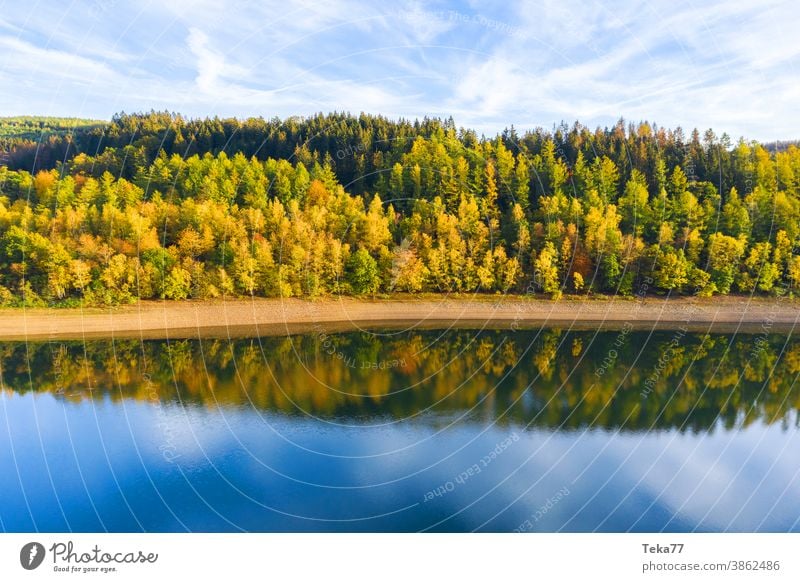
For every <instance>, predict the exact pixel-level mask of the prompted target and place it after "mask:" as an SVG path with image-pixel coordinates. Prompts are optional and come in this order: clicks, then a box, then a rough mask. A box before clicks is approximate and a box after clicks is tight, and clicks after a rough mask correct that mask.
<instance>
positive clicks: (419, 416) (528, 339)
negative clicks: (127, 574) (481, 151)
mask: <svg viewBox="0 0 800 582" xmlns="http://www.w3.org/2000/svg"><path fill="white" fill-rule="evenodd" d="M429 333H433V332H420V333H417V334H415V335H414V336H413V337H411V335H409V334H406V335H399V336H393V337H391V338H377V339H375V340H373V341H374V342H377V343H378V344H379V345H377V346H373V351H372V352H370V355H369V358H372V359H369V360H367V359H365V358H367V356H366V355H365V352H364V350H363V348H364V346H363V344H364V342H367V343H369V341H370V340H368V339H364V337H359V338H355V339H354V338H353V337H348V336H346V335H343V336H337V337H336V341H337V342H338V344H337V345H338V348H337V349H341V350H345V351H347V353H348V354H350V355H354V357H356V360H353V361H348V360H347V359H346V358H338V357H337V356H331V355H330V354H325V352H323V354H324V355H325V357H320V356H319V350H318V347H319V346H317V348H313V346H315V345H316V344H317V343H318V342H317V340H318V338H316V339H315V338H313V337H311V338H305V339H303V340H302V342H299V340H297V339H294V340H289V339H288V338H280V339H264V340H262V341H261V342H260V343H259V342H256V343H254V342H253V340H237V342H234V343H233V344H230V345H229V344H228V342H220V343H219V345H217V344H213V345H216V351H215V352H213V353H211V352H210V350H209V346H212V344H211V343H209V342H207V341H204V342H202V343H201V342H199V341H197V342H183V343H181V344H180V345H179V347H180V350H176V348H175V346H170V347H167V345H166V344H165V343H163V342H146V343H145V344H138V343H135V342H134V343H130V344H125V345H121V346H112V344H111V342H95V343H93V344H89V345H88V347H87V346H86V345H83V344H75V345H73V344H63V345H62V344H58V345H55V346H54V345H53V344H43V345H42V346H40V347H39V348H38V349H39V351H40V352H41V353H37V352H36V348H34V353H31V351H30V350H29V351H24V350H23V349H22V348H21V347H20V346H18V345H10V344H9V345H7V346H5V347H6V350H5V351H4V352H3V355H4V357H3V359H2V364H3V368H2V370H3V372H2V377H3V387H2V391H1V392H0V394H1V397H0V527H1V528H2V529H3V530H5V531H16V532H20V531H24V532H32V531H49V532H54V531H58V532H61V531H125V532H128V531H159V532H166V531H370V532H373V531H423V530H424V531H515V530H516V531H548V532H552V531H615V532H616V531H675V532H684V531H798V530H800V454H798V452H797V451H798V450H800V446H798V445H800V439H798V428H797V411H796V408H795V406H796V405H797V403H798V402H799V401H800V400H798V393H797V391H796V390H795V388H794V383H793V380H794V375H790V370H793V369H794V368H793V365H794V364H793V363H792V362H791V361H790V357H789V355H788V354H790V353H794V352H792V351H791V350H793V349H794V347H795V346H794V345H793V344H790V345H789V348H787V343H786V340H785V338H773V339H774V341H773V349H774V354H775V358H774V359H772V360H771V361H770V362H771V365H770V366H768V367H767V368H765V369H768V370H770V371H771V372H772V374H766V375H763V374H762V376H763V377H762V376H759V375H758V372H757V371H755V372H754V374H755V375H751V378H750V379H746V378H743V379H741V380H739V381H738V382H736V383H735V384H734V385H732V386H731V387H728V388H725V387H720V386H717V384H719V383H720V382H719V381H718V380H715V377H716V376H714V375H713V371H714V370H717V374H719V375H720V377H722V375H723V374H724V375H726V377H727V375H729V374H730V371H729V369H728V368H727V367H726V368H725V369H724V371H723V370H722V369H720V368H719V364H720V362H721V361H723V363H724V361H725V360H727V359H729V358H731V355H730V354H731V353H732V352H736V351H737V348H736V346H735V340H732V338H722V339H721V340H720V343H719V346H721V347H717V348H714V347H713V346H712V348H711V349H710V351H708V349H707V347H706V348H703V349H704V350H706V351H707V353H706V356H705V357H706V358H707V359H708V361H707V362H706V363H697V361H695V360H693V354H694V353H695V352H696V350H695V351H693V349H692V348H693V346H694V347H697V346H701V345H703V344H702V342H703V341H704V340H703V339H702V338H689V339H688V340H687V345H686V346H685V347H686V349H685V350H684V352H683V353H682V354H681V355H680V356H675V358H677V357H680V358H683V359H682V360H681V361H677V360H675V361H672V364H674V369H670V370H665V371H663V372H662V373H661V377H660V378H659V384H657V386H660V387H661V388H659V390H657V391H656V392H654V393H653V394H651V395H649V396H647V397H646V398H643V397H642V395H641V393H640V390H639V389H637V386H636V384H637V382H638V384H641V383H642V378H645V377H647V376H648V374H649V373H650V371H651V370H652V369H654V368H653V365H654V364H653V362H655V361H657V359H650V360H648V359H647V358H646V357H643V356H641V353H640V352H642V343H643V342H644V340H642V341H638V342H637V341H636V339H637V338H636V337H634V338H633V340H634V341H631V342H627V347H624V348H622V349H619V350H618V353H619V355H618V359H617V361H616V362H615V363H614V365H613V367H612V368H613V369H609V368H608V366H607V367H606V368H607V369H606V370H605V372H604V373H603V374H602V381H603V382H607V383H608V386H609V388H608V390H607V393H604V394H600V395H598V396H596V397H595V396H594V390H596V389H595V388H589V387H588V385H589V380H590V379H594V380H593V381H599V376H598V375H597V373H596V372H597V370H598V366H601V365H602V361H603V357H601V356H603V354H604V353H606V352H607V350H608V346H609V345H612V344H613V342H614V341H615V337H616V336H615V334H613V333H610V334H606V335H605V336H603V335H601V336H599V337H598V336H597V334H593V333H589V332H581V333H572V334H561V335H558V336H557V341H556V342H555V344H553V342H552V341H550V340H548V339H547V338H546V337H543V336H542V335H541V333H534V332H531V333H530V334H529V335H524V334H523V335H520V333H519V332H517V333H516V335H513V336H507V335H504V334H503V332H491V333H489V334H486V335H484V336H479V335H476V333H475V332H463V331H462V332H447V333H446V334H445V337H444V339H442V336H441V334H438V333H437V334H436V335H432V336H429V335H427V334H429ZM448 334H453V336H452V337H448ZM459 334H460V335H459ZM464 334H466V335H464ZM583 334H585V335H583ZM419 336H421V338H422V340H430V339H432V338H433V339H435V341H436V342H437V345H438V346H439V348H438V349H439V352H437V354H436V355H433V352H434V351H435V350H432V349H431V348H430V347H427V348H425V346H429V344H428V343H426V341H423V342H422V343H420V342H419V341H418V340H419V339H420V337H419ZM669 337H670V335H669V334H666V335H665V336H664V337H663V338H661V339H662V340H663V342H668V341H669ZM475 338H477V339H478V341H479V343H480V341H483V343H482V344H480V345H478V344H474V341H475ZM575 339H580V340H582V343H583V346H582V354H580V355H575V351H576V348H575V345H576V344H575V342H574V341H573V340H575ZM723 340H724V341H723ZM287 341H289V342H290V344H291V345H292V346H293V348H295V349H293V350H288V351H287V350H286V349H285V347H286V345H287V344H286V342H287ZM657 341H658V338H656V339H652V338H650V339H648V340H647V342H646V343H647V344H648V345H647V348H646V349H647V350H648V352H647V353H650V352H652V353H653V357H654V358H657V356H658V355H659V349H658V346H659V344H658V343H657ZM692 341H696V344H692ZM281 342H283V343H281ZM442 342H447V343H446V344H442ZM654 342H656V343H654ZM510 343H514V348H515V349H514V350H512V351H511V352H509V351H508V346H509V344H510ZM411 344H413V345H414V346H416V348H415V349H407V348H408V346H409V345H411ZM254 345H255V346H256V349H255V351H253V346H254ZM553 345H555V346H556V347H555V351H553ZM281 346H283V347H281ZM309 346H312V347H309ZM419 346H422V347H423V348H425V349H423V350H420V349H419ZM456 346H461V347H462V348H464V349H459V348H457V347H456ZM212 347H213V346H212ZM300 348H302V349H300ZM525 348H530V349H529V350H527V351H526V349H525ZM790 348H791V349H790ZM312 349H317V351H316V352H313V353H309V350H312ZM503 349H505V350H506V352H505V355H504V356H500V355H499V353H500V352H499V351H498V350H503ZM715 349H718V350H724V352H725V354H724V356H719V354H716V355H715V352H714V350H715ZM738 351H739V352H741V353H740V354H738V356H737V357H741V358H748V357H749V356H748V352H747V351H746V350H745V349H744V345H743V346H742V348H741V349H738ZM113 352H116V358H115V359H114V361H115V362H116V364H115V367H114V366H111V365H110V362H109V359H108V354H109V353H113ZM543 352H547V353H548V354H550V357H549V360H548V362H549V363H548V364H547V365H546V366H544V369H543V365H542V362H543V361H545V360H542V358H541V357H539V358H538V360H537V355H539V356H540V355H541V354H542V353H543ZM642 353H643V352H642ZM720 353H722V352H720ZM23 354H24V355H23ZM53 354H55V357H53ZM187 354H188V355H187ZM226 354H227V355H226ZM247 354H251V355H250V356H248V355H247ZM637 354H639V355H640V357H639V358H638V360H637V357H636V355H637ZM387 355H392V360H394V361H400V360H402V359H405V360H406V361H405V362H404V363H403V365H402V366H400V365H398V366H395V367H393V368H386V369H384V370H377V371H376V370H359V369H358V368H357V367H354V366H353V365H352V364H353V362H357V361H370V362H378V361H387V362H388V361H390V360H389V359H388V358H387V357H385V356H387ZM450 356H457V357H456V358H455V359H454V358H452V357H450ZM179 358H180V359H179ZM247 358H250V359H247ZM358 358H361V360H359V359H358ZM376 358H377V359H376ZM411 358H413V361H414V365H413V366H412V365H410V364H409V359H411ZM431 358H435V360H434V361H430V359H431ZM784 361H785V362H786V363H785V364H783V362H784ZM178 362H180V365H176V364H177V363H178ZM343 362H344V363H343ZM486 362H489V363H490V364H491V365H489V364H487V363H486ZM537 362H538V363H537ZM634 362H636V363H634ZM729 363H730V364H731V365H733V364H734V360H733V359H731V361H730V362H729ZM478 364H480V365H478ZM739 364H741V362H739ZM70 366H71V368H70V370H71V371H69V370H67V369H66V368H68V367H70ZM112 368H113V369H112ZM753 369H755V368H754V367H753ZM81 370H83V371H81ZM87 370H88V371H87ZM431 370H435V371H436V373H435V374H431V373H430V371H431ZM29 371H30V372H31V376H30V377H28V372H29ZM362 372H363V374H361V373H362ZM323 373H326V374H328V375H327V376H325V377H324V378H323V377H322V376H321V374H323ZM778 373H780V374H784V376H786V378H785V379H784V380H781V381H780V382H779V383H778V384H779V386H778V387H777V389H775V390H769V389H760V388H759V387H763V386H764V385H765V384H764V383H765V382H767V383H768V382H769V381H770V378H774V374H778ZM548 374H549V377H548ZM637 374H638V375H639V376H640V377H639V379H638V380H632V379H631V376H637ZM376 378H377V380H376ZM701 379H705V384H703V383H698V381H699V380H701ZM333 380H337V383H336V384H333V383H332V381H333ZM733 381H734V380H731V382H733ZM692 382H693V383H694V384H695V385H693V386H689V384H690V383H692ZM315 384H318V387H317V388H316V389H311V388H309V387H310V386H312V385H315ZM237 385H238V388H239V391H238V392H237V389H236V386H237ZM376 393H379V394H377V395H376ZM326 396H327V397H328V399H327V400H326ZM593 398H596V401H595V400H593ZM687 398H688V400H687ZM636 402H640V403H641V404H640V406H636V404H635V403H636ZM632 403H633V404H632ZM710 410H714V411H715V414H711V413H710V412H709V411H710ZM643 411H649V412H643Z"/></svg>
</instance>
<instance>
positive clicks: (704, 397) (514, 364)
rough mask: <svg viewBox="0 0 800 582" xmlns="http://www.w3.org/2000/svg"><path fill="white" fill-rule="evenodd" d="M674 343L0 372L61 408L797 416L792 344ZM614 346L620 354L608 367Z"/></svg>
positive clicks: (265, 355)
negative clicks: (110, 403)
mask: <svg viewBox="0 0 800 582" xmlns="http://www.w3.org/2000/svg"><path fill="white" fill-rule="evenodd" d="M675 337H676V336H675V335H674V334H672V333H669V332H660V333H656V334H653V335H652V336H651V337H650V338H649V339H648V337H647V335H646V334H636V333H631V334H630V335H629V336H628V337H627V338H626V340H625V341H624V342H618V341H617V342H616V344H615V340H617V339H618V335H617V334H616V333H613V332H608V333H605V332H604V333H599V334H595V333H594V332H572V333H567V332H563V331H558V330H550V331H540V332H513V333H512V332H500V331H486V332H481V333H477V332H470V331H450V332H446V333H444V334H442V332H434V331H424V332H423V331H420V332H409V333H406V334H403V335H401V336H389V337H386V338H381V337H376V336H374V335H372V334H369V333H352V334H335V335H325V334H310V335H301V336H294V337H279V338H260V339H244V340H236V341H232V342H229V341H226V340H203V341H202V342H200V341H194V340H192V341H189V340H183V341H171V342H162V341H148V342H144V343H140V342H137V341H133V340H127V341H117V342H113V343H112V342H110V341H93V342H87V343H86V344H82V343H79V342H66V343H42V344H28V346H27V347H26V346H25V344H23V343H4V344H0V366H2V380H3V385H4V386H5V388H6V389H10V390H13V391H14V392H20V393H24V392H28V391H31V390H33V391H35V392H49V393H53V394H56V395H58V397H63V398H66V399H70V400H80V399H85V398H110V399H112V400H118V399H123V398H131V399H136V400H142V401H146V400H152V398H153V395H152V389H153V388H155V389H156V391H157V394H158V396H159V398H160V399H162V400H164V401H178V400H180V401H182V402H184V403H189V404H202V405H205V406H216V405H221V406H230V405H237V406H239V405H247V406H249V405H251V403H252V405H253V406H255V407H257V408H259V409H264V410H272V411H280V412H283V413H291V414H302V413H304V412H306V413H311V414H315V415H324V416H355V417H363V416H374V415H386V416H390V417H396V418H401V417H407V416H409V415H413V414H415V413H417V412H419V411H420V410H425V409H431V411H432V412H435V413H453V412H460V411H465V410H469V409H473V408H474V415H473V417H474V418H476V419H477V418H480V419H486V418H495V419H497V421H498V422H501V423H502V422H514V423H517V424H529V423H530V424H531V425H532V426H545V427H557V426H564V427H566V428H580V427H585V426H590V425H592V426H599V427H606V428H612V427H619V426H623V427H624V428H628V429H636V428H648V427H650V426H655V427H657V428H672V427H684V428H688V429H691V430H703V429H707V428H709V427H712V426H713V425H714V424H715V421H716V420H717V418H720V419H721V420H722V422H723V424H724V425H725V426H726V427H733V426H736V425H737V424H740V423H743V424H748V423H752V422H754V421H756V420H759V421H765V422H770V423H771V422H776V421H780V420H783V421H789V420H794V419H796V418H797V414H796V411H797V409H798V408H800V398H799V396H800V389H795V388H794V387H793V383H794V380H795V377H796V375H797V374H798V373H799V372H800V341H795V340H790V341H789V342H788V343H787V344H786V345H785V346H784V341H785V338H784V337H782V336H769V337H766V338H765V337H763V336H746V335H745V336H737V337H734V338H732V337H730V336H723V335H715V336H699V335H688V336H683V337H681V338H680V341H675ZM612 348H613V349H615V350H616V351H617V357H616V358H615V359H614V361H613V363H612V364H611V365H609V366H605V367H604V366H603V361H604V359H607V356H608V353H609V350H610V349H612ZM637 358H638V359H637ZM634 361H636V365H635V366H634V367H631V364H632V363H633V362H634ZM376 367H377V368H378V369H375V368H376ZM601 368H602V369H603V370H604V373H602V374H599V373H597V372H598V370H600V369H601ZM29 371H30V373H31V377H32V378H33V379H34V380H33V386H31V382H30V380H29ZM147 378H150V379H151V381H152V385H148V383H147V381H146V379H147ZM648 380H649V381H650V383H651V385H652V391H651V392H650V394H649V395H648V396H646V397H645V396H643V395H642V387H643V386H644V385H645V382H647V381H648ZM506 411H507V412H506ZM626 419H627V420H626Z"/></svg>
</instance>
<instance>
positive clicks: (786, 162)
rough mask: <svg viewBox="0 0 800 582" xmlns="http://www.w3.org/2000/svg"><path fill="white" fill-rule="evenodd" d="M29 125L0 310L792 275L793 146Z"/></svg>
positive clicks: (688, 290)
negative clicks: (151, 300)
mask: <svg viewBox="0 0 800 582" xmlns="http://www.w3.org/2000/svg"><path fill="white" fill-rule="evenodd" d="M31 119H33V120H34V122H31ZM35 119H37V118H17V120H16V121H15V120H13V119H11V118H7V119H6V120H2V123H0V150H2V151H0V304H3V305H12V306H14V305H16V306H19V305H27V306H36V305H75V304H118V303H127V302H131V301H134V300H136V299H137V298H163V299H174V300H180V299H187V298H215V297H231V296H264V297H278V296H282V297H289V296H298V297H314V296H323V295H329V294H340V293H342V294H353V295H365V294H366V295H376V294H390V293H398V292H399V293H422V292H436V293H443V292H448V293H449V292H459V293H473V292H480V293H497V292H499V293H542V294H547V295H549V296H551V297H554V298H558V297H560V296H561V295H562V294H591V293H595V294H617V295H624V296H631V295H635V294H638V293H640V292H641V289H643V288H644V289H647V290H648V291H649V292H655V293H661V294H666V293H673V294H690V295H700V296H711V295H716V294H729V293H741V294H751V293H758V294H773V295H774V294H782V293H791V292H792V291H793V289H794V288H795V287H797V286H798V285H800V254H797V253H798V249H797V247H798V242H800V149H798V148H797V147H796V146H795V145H791V144H769V145H767V144H759V143H756V142H747V141H744V140H739V141H738V142H733V141H732V140H731V139H730V138H729V137H728V136H727V135H725V134H723V135H722V136H717V135H715V134H714V132H713V131H711V130H708V131H705V132H704V133H700V132H699V131H697V130H695V131H692V132H691V133H689V134H684V132H683V131H682V130H681V129H675V130H668V129H665V128H661V127H658V126H655V125H652V124H649V123H639V124H626V123H625V122H623V121H620V122H619V123H617V124H616V125H615V126H613V127H610V128H605V129H601V128H598V129H596V130H591V129H589V128H587V127H584V126H581V125H580V124H577V123H576V124H574V125H573V126H568V125H565V124H562V125H561V126H557V127H555V128H553V129H552V130H550V131H546V130H542V129H538V130H534V131H528V132H525V133H524V134H521V135H518V134H517V132H516V131H515V130H514V129H513V128H511V129H508V130H506V131H504V132H503V133H502V134H501V135H499V136H496V137H492V138H487V137H484V136H478V135H477V134H476V133H475V132H473V131H469V130H465V129H459V128H457V127H456V125H455V123H454V122H453V121H452V120H451V119H449V120H438V119H424V120H421V121H413V122H412V121H405V120H399V121H392V120H388V119H386V118H383V117H380V116H369V115H365V114H362V115H360V116H357V117H356V116H352V115H348V114H338V113H334V114H329V115H322V114H320V115H317V116H314V117H311V118H305V119H300V118H289V119H285V120H280V119H273V120H264V119H261V118H258V119H248V120H236V119H217V118H214V119H198V120H191V119H184V118H182V117H181V116H179V115H175V114H170V113H158V112H151V113H147V114H135V115H127V114H119V115H117V116H115V117H114V118H113V119H112V120H111V122H109V123H101V122H94V121H91V122H90V121H87V122H86V123H83V124H81V123H74V124H73V125H72V126H69V124H68V123H66V124H65V123H63V121H64V120H61V121H62V122H61V123H56V122H57V121H59V120H53V119H52V118H51V119H49V120H45V121H42V122H41V123H38V122H35ZM42 119H45V118H42ZM65 127H66V129H65Z"/></svg>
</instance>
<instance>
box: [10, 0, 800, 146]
mask: <svg viewBox="0 0 800 582" xmlns="http://www.w3.org/2000/svg"><path fill="white" fill-rule="evenodd" d="M798 30H800V7H798V5H797V3H796V2H795V1H793V0H790V1H783V0H772V1H770V0H766V1H761V2H756V1H755V0H746V1H743V0H729V1H724V2H697V1H693V2H682V1H680V0H677V1H676V0H666V1H660V0H659V1H655V2H636V1H629V2H624V1H620V2H617V1H611V0H601V1H599V2H592V1H586V2H572V1H571V0H558V1H556V0H545V1H530V2H513V1H501V2H442V3H438V2H416V1H413V2H369V1H364V2H362V1H359V0H331V1H324V0H321V1H314V2H312V1H305V0H303V1H297V0H281V1H279V2H273V1H265V2H261V1H255V0H197V1H193V0H176V1H170V0H159V1H155V2H147V1H143V2H124V1H122V0H105V1H101V0H88V1H75V2H69V1H68V0H58V1H56V0H43V1H39V2H35V1H34V2H20V1H13V2H8V1H7V2H2V3H0V87H2V89H0V115H17V114H39V115H69V116H81V117H93V118H100V119H107V118H109V117H110V116H111V115H113V114H114V113H115V112H118V111H123V110H124V111H127V112H132V111H142V110H150V109H156V110H163V109H168V110H171V111H178V112H181V113H184V114H186V115H189V116H206V115H219V116H238V117H247V116H258V115H260V116H264V117H273V116H280V117H286V116H290V115H309V114H312V113H314V112H317V111H323V112H328V111H332V110H339V111H342V110H345V111H350V112H353V113H359V112H361V111H366V112H369V113H382V114H385V115H388V116H390V117H393V118H396V117H401V116H402V117H406V118H414V117H422V116H425V115H428V116H448V115H452V116H453V118H454V119H455V121H456V123H457V124H458V125H463V126H467V127H473V128H475V129H477V130H478V131H481V132H484V133H486V134H487V135H488V134H494V133H495V132H497V131H500V130H502V129H503V128H504V127H506V126H508V125H510V124H514V125H515V126H516V127H517V128H519V129H527V128H532V127H536V126H543V127H546V128H549V127H552V125H553V124H554V123H559V122H560V121H562V120H564V121H567V122H568V123H572V122H573V121H575V120H579V121H581V122H582V123H585V124H587V125H589V126H590V127H595V126H597V125H608V124H613V123H614V122H615V121H616V120H617V119H618V118H619V117H621V116H622V117H624V118H625V119H627V120H630V121H640V120H649V121H653V122H656V123H658V124H659V125H662V126H668V127H675V126H677V125H681V126H682V127H683V128H684V129H690V128H693V127H698V128H700V129H701V131H702V130H704V129H706V128H708V127H713V128H714V129H715V131H716V132H717V134H721V133H722V132H727V133H729V134H730V135H731V136H732V137H733V138H738V137H739V136H745V137H746V138H748V139H760V140H773V139H794V138H800V115H798V111H800V76H799V75H800V42H798V40H797V31H798Z"/></svg>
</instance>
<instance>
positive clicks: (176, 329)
mask: <svg viewBox="0 0 800 582" xmlns="http://www.w3.org/2000/svg"><path fill="white" fill-rule="evenodd" d="M798 323H800V301H793V300H789V299H782V300H780V299H765V298H757V299H750V298H737V297H724V298H712V299H697V298H669V299H667V298H659V297H648V298H647V299H646V300H643V301H642V300H633V299H623V298H607V299H602V298H601V299H597V298H592V299H575V298H567V299H562V300H560V301H549V300H542V299H531V298H527V297H514V296H466V297H463V296H462V297H452V296H442V297H437V296H428V297H422V298H418V297H403V298H392V299H354V298H350V297H335V298H327V299H318V300H312V301H305V300H300V299H246V300H245V299H237V300H224V301H223V300H218V301H184V302H171V301H142V302H139V303H138V304H135V305H129V306H124V307H114V308H106V309H104V308H87V309H25V310H23V309H3V310H0V340H25V339H28V340H43V339H81V338H111V337H116V338H143V339H151V338H165V337H169V338H191V337H228V336H230V337H242V336H253V335H276V334H286V333H302V332H309V331H325V332H328V333H329V332H333V331H347V330H357V329H376V328H384V329H385V328H391V329H398V328H399V329H403V328H447V327H459V328H481V327H489V328H495V329H497V328H499V329H522V328H531V327H540V326H548V327H560V328H565V329H567V328H573V329H598V328H603V329H606V328H607V329H616V328H621V327H623V326H633V327H634V328H637V329H654V328H657V329H687V330H690V331H698V332H703V331H720V332H741V333H762V332H765V331H769V332H776V333H777V332H780V333H787V332H790V331H793V330H794V328H795V326H796V325H798Z"/></svg>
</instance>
